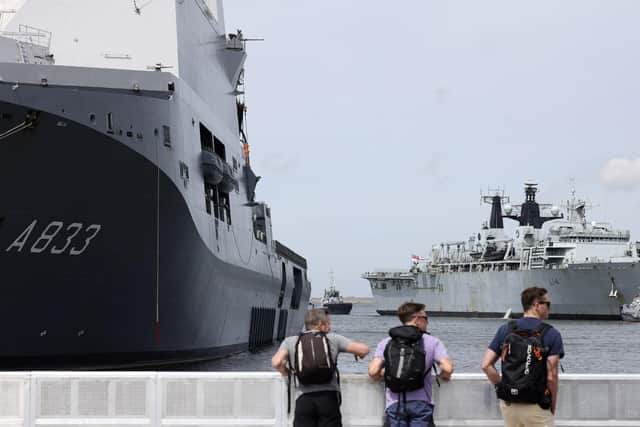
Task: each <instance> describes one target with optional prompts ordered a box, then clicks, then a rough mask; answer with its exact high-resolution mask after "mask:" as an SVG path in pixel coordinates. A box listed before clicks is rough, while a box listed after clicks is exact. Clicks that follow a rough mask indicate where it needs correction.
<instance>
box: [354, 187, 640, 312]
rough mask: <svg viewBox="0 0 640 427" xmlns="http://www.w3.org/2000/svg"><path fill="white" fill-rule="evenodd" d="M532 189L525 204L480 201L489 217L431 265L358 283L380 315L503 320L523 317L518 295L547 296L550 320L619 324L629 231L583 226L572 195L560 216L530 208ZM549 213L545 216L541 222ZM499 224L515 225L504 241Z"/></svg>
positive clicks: (628, 281)
mask: <svg viewBox="0 0 640 427" xmlns="http://www.w3.org/2000/svg"><path fill="white" fill-rule="evenodd" d="M537 190H538V188H537V184H535V183H525V202H524V203H522V204H521V205H519V206H518V205H513V206H512V205H511V204H510V203H509V198H508V197H507V196H505V195H504V193H503V192H500V191H496V192H493V194H491V195H488V196H483V201H485V202H486V203H489V204H491V215H490V219H489V222H488V223H484V224H483V226H482V229H481V230H480V231H479V232H478V233H477V235H473V236H471V237H470V238H469V239H468V240H467V241H455V242H445V243H441V244H440V245H437V246H434V247H433V248H432V251H431V259H429V260H426V261H421V260H419V259H416V258H413V262H412V265H411V267H410V268H409V269H408V270H403V271H376V272H367V273H364V274H363V275H362V277H363V278H365V279H367V280H368V281H369V284H370V286H371V291H372V294H373V297H374V300H375V304H376V311H377V312H378V313H380V314H386V315H390V314H395V313H396V310H397V307H398V306H399V305H400V304H402V303H403V302H405V301H415V302H421V303H424V304H426V305H427V310H428V311H429V313H430V314H431V315H442V316H465V317H501V316H502V315H504V314H505V313H513V315H515V316H518V315H521V313H522V306H521V304H520V293H521V292H522V291H523V290H524V289H525V288H528V287H530V286H542V287H545V288H547V289H548V291H549V297H550V300H551V301H552V310H551V315H550V317H551V318H569V319H617V320H619V319H620V318H621V315H620V307H621V305H623V304H625V302H631V300H632V298H633V295H634V294H635V289H636V288H637V286H638V284H640V265H638V262H639V261H640V258H639V256H640V244H639V243H638V242H632V241H631V239H630V233H629V231H628V230H616V229H614V228H612V227H611V226H610V225H609V224H607V223H601V222H595V221H593V222H589V221H588V220H587V217H586V210H587V207H588V206H587V203H586V202H585V201H583V200H579V199H576V197H575V190H573V191H572V197H571V199H570V200H568V201H567V203H566V206H565V208H566V216H565V215H563V214H561V212H560V208H558V207H555V206H551V205H544V204H539V203H538V202H537V201H536V192H537ZM541 210H543V211H544V210H548V213H549V215H548V216H543V215H541ZM503 218H508V219H511V220H515V221H516V222H517V223H518V224H517V227H516V228H515V233H514V236H513V237H511V236H507V235H506V234H505V231H504V225H503Z"/></svg>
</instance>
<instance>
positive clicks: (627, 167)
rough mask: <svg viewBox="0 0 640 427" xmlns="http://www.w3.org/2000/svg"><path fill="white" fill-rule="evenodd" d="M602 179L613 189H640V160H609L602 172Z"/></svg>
mask: <svg viewBox="0 0 640 427" xmlns="http://www.w3.org/2000/svg"><path fill="white" fill-rule="evenodd" d="M600 179H601V180H602V182H603V183H604V185H605V186H607V187H609V188H611V189H620V190H632V189H634V188H637V187H640V158H636V159H623V158H613V159H609V161H607V163H606V164H605V165H604V167H603V168H602V171H601V172H600Z"/></svg>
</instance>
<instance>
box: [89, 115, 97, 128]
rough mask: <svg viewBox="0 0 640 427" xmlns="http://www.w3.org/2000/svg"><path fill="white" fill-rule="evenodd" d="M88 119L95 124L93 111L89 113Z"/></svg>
mask: <svg viewBox="0 0 640 427" xmlns="http://www.w3.org/2000/svg"><path fill="white" fill-rule="evenodd" d="M89 121H90V122H91V123H92V124H94V125H95V124H96V115H95V114H93V113H91V114H89Z"/></svg>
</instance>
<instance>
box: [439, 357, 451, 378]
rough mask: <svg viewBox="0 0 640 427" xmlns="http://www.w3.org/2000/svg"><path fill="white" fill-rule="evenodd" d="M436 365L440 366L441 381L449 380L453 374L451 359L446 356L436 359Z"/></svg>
mask: <svg viewBox="0 0 640 427" xmlns="http://www.w3.org/2000/svg"><path fill="white" fill-rule="evenodd" d="M436 363H437V364H438V367H439V368H440V375H438V378H440V379H441V380H442V381H449V380H450V379H451V374H453V360H451V359H449V358H448V357H444V358H442V359H440V360H436Z"/></svg>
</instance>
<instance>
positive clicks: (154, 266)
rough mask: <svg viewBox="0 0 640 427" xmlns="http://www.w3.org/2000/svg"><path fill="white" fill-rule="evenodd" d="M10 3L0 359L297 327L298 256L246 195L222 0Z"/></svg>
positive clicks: (136, 359) (239, 55)
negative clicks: (13, 5)
mask: <svg viewBox="0 0 640 427" xmlns="http://www.w3.org/2000/svg"><path fill="white" fill-rule="evenodd" d="M5 3H6V2H5ZM16 3H18V6H19V7H18V8H17V9H16V10H10V11H6V10H5V11H3V21H5V19H4V18H5V15H6V13H10V14H11V20H10V22H9V23H8V25H7V26H6V28H4V31H3V32H2V34H0V331H1V332H0V334H1V335H2V342H1V343H0V370H6V369H58V368H61V369H62V368H64V369H85V368H86V369H111V368H140V367H153V366H162V365H165V364H174V363H182V362H192V361H199V360H205V359H209V358H214V357H218V356H223V355H226V354H229V353H232V352H237V351H242V350H246V349H255V348H258V347H259V346H261V345H263V344H265V343H271V342H272V340H274V339H282V338H283V337H285V336H286V335H291V334H296V333H298V332H299V331H300V330H301V329H302V322H303V317H304V314H305V312H306V310H307V306H308V300H309V294H310V283H309V281H308V279H307V260H306V259H305V258H304V257H302V256H301V255H299V254H298V253H296V252H295V251H293V250H292V249H290V248H288V247H287V246H286V245H284V244H282V243H281V242H279V241H277V240H276V239H275V238H274V235H273V232H272V226H271V210H270V208H269V206H268V205H267V204H266V203H265V202H262V201H259V200H258V199H257V198H256V193H255V190H256V183H257V182H258V179H259V177H257V176H256V175H255V174H254V172H253V170H252V168H251V163H250V157H249V141H248V139H247V132H246V131H245V114H246V108H245V99H244V62H245V57H246V52H245V45H246V41H247V39H246V38H245V37H244V36H243V34H242V32H240V31H237V32H234V33H232V34H227V33H226V31H225V25H224V15H223V5H222V1H221V0H152V1H148V0H147V1H142V2H141V1H139V0H138V1H137V2H136V1H135V0H133V1H132V0H115V1H104V0H68V1H64V2H59V1H51V0H26V1H24V0H22V1H17V2H16ZM262 149H268V147H263V148H262Z"/></svg>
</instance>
